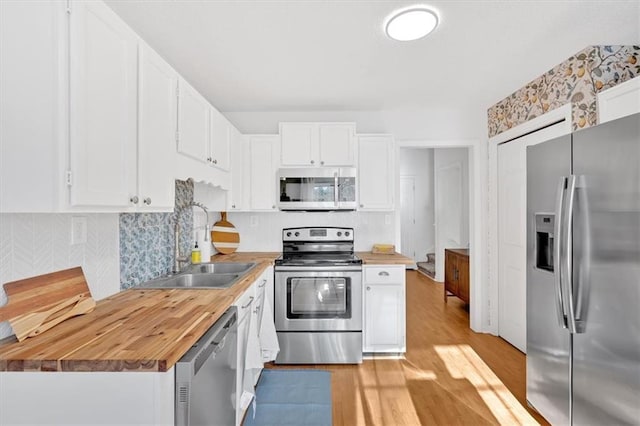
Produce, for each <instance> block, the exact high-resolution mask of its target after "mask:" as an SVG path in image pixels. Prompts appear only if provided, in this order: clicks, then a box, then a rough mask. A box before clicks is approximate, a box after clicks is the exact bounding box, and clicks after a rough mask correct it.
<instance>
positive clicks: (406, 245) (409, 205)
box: [400, 176, 420, 261]
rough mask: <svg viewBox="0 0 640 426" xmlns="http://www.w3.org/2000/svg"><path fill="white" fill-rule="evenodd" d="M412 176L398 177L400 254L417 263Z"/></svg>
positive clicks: (413, 183) (414, 189) (413, 178)
mask: <svg viewBox="0 0 640 426" xmlns="http://www.w3.org/2000/svg"><path fill="white" fill-rule="evenodd" d="M415 182H416V181H415V177H414V176H401V177H400V229H401V232H402V239H401V241H402V254H404V255H405V256H407V257H410V258H412V259H413V260H415V261H417V260H418V258H417V257H416V255H417V253H416V238H419V237H420V236H419V235H416V232H417V227H416V209H415V192H416V183H415Z"/></svg>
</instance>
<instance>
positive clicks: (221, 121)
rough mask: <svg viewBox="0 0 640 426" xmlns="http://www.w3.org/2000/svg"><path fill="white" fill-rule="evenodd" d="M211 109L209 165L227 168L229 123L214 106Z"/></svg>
mask: <svg viewBox="0 0 640 426" xmlns="http://www.w3.org/2000/svg"><path fill="white" fill-rule="evenodd" d="M209 110H210V111H211V142H210V148H211V152H210V155H209V156H210V157H211V165H213V166H214V167H217V168H219V169H222V170H229V144H230V140H231V123H229V121H227V119H226V118H225V117H224V115H222V114H220V112H219V111H218V110H217V109H215V108H210V109H209Z"/></svg>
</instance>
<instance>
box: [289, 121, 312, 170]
mask: <svg viewBox="0 0 640 426" xmlns="http://www.w3.org/2000/svg"><path fill="white" fill-rule="evenodd" d="M280 136H281V138H282V148H281V149H282V165H283V166H313V165H319V164H318V159H317V158H316V157H317V138H318V127H317V125H316V124H314V123H282V124H281V125H280Z"/></svg>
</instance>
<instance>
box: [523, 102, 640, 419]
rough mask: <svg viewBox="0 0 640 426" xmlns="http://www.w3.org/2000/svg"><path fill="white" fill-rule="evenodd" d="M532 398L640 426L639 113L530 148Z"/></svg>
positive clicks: (555, 415) (571, 414)
mask: <svg viewBox="0 0 640 426" xmlns="http://www.w3.org/2000/svg"><path fill="white" fill-rule="evenodd" d="M527 401H528V402H529V405H531V406H532V407H533V408H534V409H535V410H537V411H538V412H539V413H540V414H542V416H543V417H545V418H546V419H547V420H548V421H549V422H550V423H552V424H554V425H565V424H573V425H618V424H640V114H636V115H633V116H629V117H625V118H622V119H618V120H615V121H611V122H608V123H605V124H602V125H599V126H596V127H593V128H590V129H585V130H581V131H578V132H575V133H573V134H571V135H567V136H563V137H560V138H557V139H553V140H551V141H548V142H544V143H541V144H539V145H534V146H530V147H528V148H527Z"/></svg>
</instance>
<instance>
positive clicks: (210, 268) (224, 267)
mask: <svg viewBox="0 0 640 426" xmlns="http://www.w3.org/2000/svg"><path fill="white" fill-rule="evenodd" d="M254 266H256V264H255V263H241V262H212V263H198V264H196V265H189V266H188V267H187V268H186V269H185V272H189V273H191V274H244V273H245V272H248V271H250V270H251V269H252V268H253V267H254Z"/></svg>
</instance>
